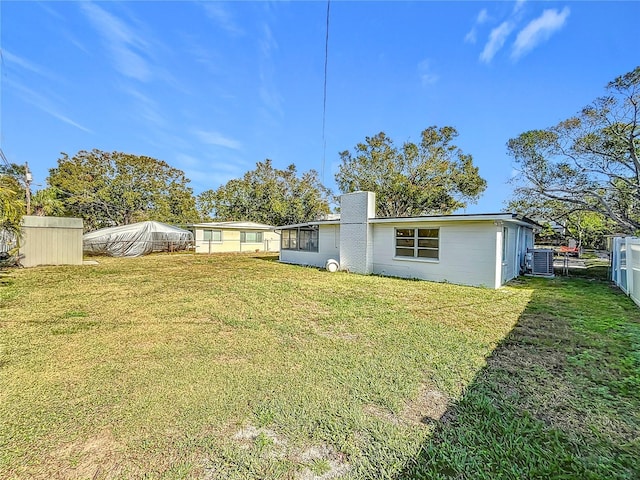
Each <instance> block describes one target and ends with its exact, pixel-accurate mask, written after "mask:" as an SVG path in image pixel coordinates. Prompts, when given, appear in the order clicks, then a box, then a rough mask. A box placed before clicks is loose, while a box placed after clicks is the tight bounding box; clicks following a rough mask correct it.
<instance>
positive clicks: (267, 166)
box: [198, 159, 331, 225]
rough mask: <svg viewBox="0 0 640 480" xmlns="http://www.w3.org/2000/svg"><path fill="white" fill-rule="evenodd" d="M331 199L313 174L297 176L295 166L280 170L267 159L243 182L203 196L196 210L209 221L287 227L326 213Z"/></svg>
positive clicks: (222, 187)
mask: <svg viewBox="0 0 640 480" xmlns="http://www.w3.org/2000/svg"><path fill="white" fill-rule="evenodd" d="M330 197H331V194H330V192H329V191H328V190H327V189H326V188H325V187H324V186H322V184H321V183H320V181H319V179H318V174H317V172H315V171H314V170H310V171H308V172H305V173H303V174H302V175H301V176H298V172H297V170H296V167H295V165H289V166H288V167H287V168H286V169H284V170H280V169H277V168H274V167H273V162H272V161H271V160H269V159H267V160H265V161H264V162H258V163H257V164H256V168H255V170H251V171H249V172H247V173H245V174H244V176H243V177H242V178H238V179H234V180H231V181H229V182H228V183H226V184H225V185H223V186H221V187H220V188H218V189H217V190H207V191H205V192H202V193H201V194H200V195H199V196H198V206H199V208H200V211H201V213H202V215H203V216H205V217H207V218H209V219H215V220H219V221H229V220H247V221H253V222H258V223H265V224H267V225H289V224H293V223H300V222H305V221H309V220H315V219H317V218H319V217H321V216H322V215H325V214H327V213H329V211H330V208H329V201H330Z"/></svg>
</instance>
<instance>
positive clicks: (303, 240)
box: [280, 227, 318, 252]
mask: <svg viewBox="0 0 640 480" xmlns="http://www.w3.org/2000/svg"><path fill="white" fill-rule="evenodd" d="M280 238H281V243H280V248H281V249H283V250H300V251H303V252H317V251H318V230H317V229H313V228H305V227H301V228H290V229H287V230H282V235H281V236H280Z"/></svg>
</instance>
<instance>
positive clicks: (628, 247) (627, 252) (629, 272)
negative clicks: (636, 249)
mask: <svg viewBox="0 0 640 480" xmlns="http://www.w3.org/2000/svg"><path fill="white" fill-rule="evenodd" d="M624 244H625V259H626V264H627V295H629V296H631V294H632V292H633V255H632V253H631V252H632V250H631V237H625V239H624Z"/></svg>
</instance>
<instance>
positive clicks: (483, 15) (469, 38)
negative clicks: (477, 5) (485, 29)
mask: <svg viewBox="0 0 640 480" xmlns="http://www.w3.org/2000/svg"><path fill="white" fill-rule="evenodd" d="M487 20H489V14H488V13H487V9H486V8H483V9H482V10H480V12H478V16H477V17H476V22H475V24H474V25H473V27H471V30H469V32H467V34H466V35H465V36H464V41H465V42H466V43H476V40H477V36H478V33H477V30H476V26H477V25H482V24H483V23H485V22H486V21H487Z"/></svg>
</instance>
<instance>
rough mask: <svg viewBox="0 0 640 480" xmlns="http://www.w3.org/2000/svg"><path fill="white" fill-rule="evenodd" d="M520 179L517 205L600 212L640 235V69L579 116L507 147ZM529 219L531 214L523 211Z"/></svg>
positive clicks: (533, 132)
mask: <svg viewBox="0 0 640 480" xmlns="http://www.w3.org/2000/svg"><path fill="white" fill-rule="evenodd" d="M507 149H508V152H509V154H510V155H511V156H512V157H513V158H514V160H515V162H516V164H517V167H518V169H519V172H520V174H519V175H518V176H516V177H514V180H513V182H514V184H515V186H516V187H515V190H514V196H513V201H514V202H515V203H518V202H521V203H524V204H534V205H536V204H537V205H545V204H546V205H558V204H561V205H563V209H564V210H569V211H588V212H595V213H598V214H600V215H602V216H603V217H605V218H607V219H610V220H611V221H612V222H614V224H615V225H616V228H617V229H618V230H619V231H622V232H627V233H634V232H637V231H638V230H640V67H636V68H635V69H634V70H633V71H631V72H629V73H627V74H625V75H622V76H620V77H618V78H616V79H615V80H613V81H612V82H610V83H609V84H608V85H607V95H605V96H603V97H601V98H598V99H596V100H595V101H594V102H592V103H591V104H590V105H588V106H587V107H585V108H584V109H583V110H582V111H581V112H579V113H578V114H577V115H576V116H574V117H571V118H569V119H567V120H564V121H562V122H560V123H559V124H558V125H556V126H554V127H551V128H547V129H545V130H531V131H528V132H525V133H522V134H521V135H520V136H518V137H517V138H514V139H511V140H509V142H508V143H507ZM522 213H527V214H530V213H531V212H528V211H523V212H522Z"/></svg>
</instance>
